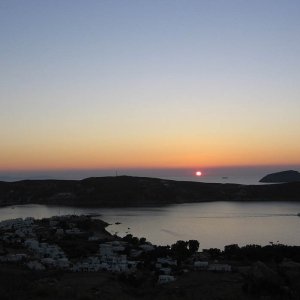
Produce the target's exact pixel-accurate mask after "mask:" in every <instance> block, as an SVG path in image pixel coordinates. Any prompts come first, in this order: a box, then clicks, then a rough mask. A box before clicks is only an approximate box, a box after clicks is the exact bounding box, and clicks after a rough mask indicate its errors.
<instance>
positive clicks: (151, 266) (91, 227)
mask: <svg viewBox="0 0 300 300" xmlns="http://www.w3.org/2000/svg"><path fill="white" fill-rule="evenodd" d="M96 221H99V223H98V224H95V223H96ZM101 222H102V221H100V220H95V221H94V220H93V219H91V217H88V216H61V217H57V216H56V217H52V218H49V219H42V220H34V219H33V218H26V219H21V218H18V219H13V220H7V221H2V222H0V233H1V235H0V244H1V245H0V246H1V249H2V250H1V254H2V255H0V263H7V264H9V263H12V264H20V265H23V266H25V267H26V268H29V269H31V270H37V271H43V270H50V269H58V270H62V271H69V272H103V271H106V272H112V273H116V274H121V273H122V274H125V276H131V274H135V273H136V272H138V271H139V272H145V273H147V274H150V275H147V276H153V279H154V280H155V281H156V282H157V283H158V284H166V283H169V282H172V281H174V280H175V279H176V277H177V276H178V274H181V273H183V272H186V271H188V270H189V271H213V272H230V271H231V266H230V265H227V264H218V263H216V262H214V263H209V262H208V261H203V260H199V255H198V254H199V253H198V254H197V256H195V257H193V256H192V257H190V259H189V260H185V261H184V262H180V261H179V263H178V261H177V259H176V258H175V257H176V255H174V253H172V251H171V249H170V247H165V249H162V248H164V247H157V246H155V245H152V244H151V243H149V242H146V239H145V238H141V239H138V238H136V237H132V235H128V236H127V237H124V238H123V239H121V238H119V237H115V236H114V237H112V236H110V235H105V234H103V231H104V230H103V228H104V227H105V226H106V224H105V223H104V222H102V223H101ZM96 225H98V229H99V228H100V229H99V231H97V230H95V228H97V226H96ZM101 226H102V227H101Z"/></svg>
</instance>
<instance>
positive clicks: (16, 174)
mask: <svg viewBox="0 0 300 300" xmlns="http://www.w3.org/2000/svg"><path fill="white" fill-rule="evenodd" d="M286 170H296V171H300V165H284V166H283V165H280V166H239V167H214V168H212V167H210V168H204V167H201V166H197V167H195V168H155V169H149V168H148V169H145V168H139V169H133V168H128V169H126V168H119V169H118V168H115V169H72V170H38V171H37V170H36V171H0V181H18V180H25V179H66V180H67V179H75V180H80V179H84V178H88V177H99V176H100V177H101V176H122V175H127V176H143V177H155V178H163V179H171V180H183V181H197V182H215V183H238V184H260V183H259V180H260V179H261V178H262V177H263V176H265V175H267V174H269V173H274V172H280V171H286ZM199 171H200V172H201V176H197V175H196V172H199Z"/></svg>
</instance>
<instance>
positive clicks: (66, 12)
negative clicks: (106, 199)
mask: <svg viewBox="0 0 300 300" xmlns="http://www.w3.org/2000/svg"><path fill="white" fill-rule="evenodd" d="M299 83H300V1H298V0H295V1H291V0H287V1H277V0H270V1H268V0H257V1H255V0H253V1H238V0H236V1H231V0H226V1H225V0H223V1H211V0H206V1H204V0H203V1H201V0H197V1H191V0H190V1H176V0H172V1H166V0H161V1H155V0H151V1H134V0H131V1H126V0H120V1H104V0H103V1H100V0H97V1H93V0H86V1H83V0H82V1H79V0H77V1H67V0H64V1H58V0H57V1H46V0H36V1H31V0H26V1H21V0H18V1H14V0H0V139H1V148H0V170H27V169H72V168H116V167H120V168H122V167H124V168H125V167H126V168H127V167H132V168H136V167H141V168H164V167H193V166H203V167H209V166H214V167H218V166H239V165H280V164H289V165H292V164H298V165H299V164H300V84H299Z"/></svg>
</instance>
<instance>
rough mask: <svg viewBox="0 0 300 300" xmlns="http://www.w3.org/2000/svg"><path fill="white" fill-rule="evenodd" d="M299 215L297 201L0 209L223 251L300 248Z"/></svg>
mask: <svg viewBox="0 0 300 300" xmlns="http://www.w3.org/2000/svg"><path fill="white" fill-rule="evenodd" d="M299 212H300V203H294V202H268V203H262V202H254V203H238V202H207V203H197V204H181V205H171V206H167V207H152V208H122V209H100V208H99V209H89V208H85V209H83V208H70V207H56V206H44V205H21V206H14V207H5V208H0V220H4V219H9V218H17V217H27V216H33V217H35V218H44V217H50V216H53V215H63V214H89V213H96V214H101V217H100V218H101V219H102V220H104V221H106V222H108V223H110V224H113V225H111V226H109V227H108V230H109V231H110V232H111V233H117V234H118V235H120V236H124V235H125V234H126V233H131V234H133V235H135V236H139V237H142V236H143V237H146V238H147V239H148V240H149V241H151V242H152V243H154V244H160V245H167V244H172V243H174V242H175V241H177V240H180V239H181V240H189V239H197V240H198V241H199V242H200V247H201V248H210V247H217V248H223V246H224V245H228V244H231V243H238V244H239V245H245V244H250V243H251V244H253V243H255V244H260V245H266V244H268V243H269V242H275V243H276V242H277V241H278V242H280V243H283V244H288V245H300V217H298V216H297V213H299ZM116 222H121V224H120V225H116V224H115V223H116Z"/></svg>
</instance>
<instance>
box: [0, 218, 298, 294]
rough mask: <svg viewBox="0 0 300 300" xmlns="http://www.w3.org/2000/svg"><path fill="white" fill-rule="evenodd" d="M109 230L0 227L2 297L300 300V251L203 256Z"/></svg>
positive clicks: (69, 225) (56, 223)
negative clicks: (263, 298)
mask: <svg viewBox="0 0 300 300" xmlns="http://www.w3.org/2000/svg"><path fill="white" fill-rule="evenodd" d="M108 225H109V224H107V223H105V222H104V221H102V220H100V219H99V216H93V215H81V216H76V215H67V216H54V217H51V218H44V219H34V218H25V219H22V218H18V219H11V220H5V221H2V222H0V266H1V268H0V273H1V274H0V275H1V282H2V283H1V285H0V288H1V293H2V294H3V295H7V297H8V298H7V299H10V298H9V297H11V295H15V297H16V298H15V299H19V298H18V297H23V295H24V294H28V297H36V298H38V299H39V297H40V294H42V298H47V299H52V298H53V297H54V296H53V295H54V294H55V295H56V296H55V298H56V299H81V297H83V298H84V297H88V298H89V299H99V297H100V298H101V299H102V298H103V297H104V296H103V295H104V294H103V293H106V294H107V296H105V297H106V298H105V297H104V298H103V299H114V298H115V297H116V296H118V297H120V295H122V299H136V298H145V299H153V298H158V299H165V298H166V297H168V295H170V294H171V295H173V296H172V297H173V299H181V298H182V297H183V296H184V297H186V298H187V299H198V298H197V297H198V294H199V293H202V294H203V299H211V294H212V293H213V294H214V295H215V296H216V297H219V298H220V297H221V298H220V299H223V298H222V297H223V296H224V295H227V296H226V297H227V298H226V299H233V298H235V299H244V297H245V299H256V297H257V295H271V296H270V297H273V298H270V299H277V298H276V297H277V295H278V297H279V296H280V297H281V296H282V295H283V298H280V297H279V298H278V299H298V298H297V297H298V295H299V294H300V291H299V288H298V285H297V282H298V279H300V263H299V260H300V256H299V254H300V252H299V247H292V246H285V245H281V244H270V245H267V246H259V245H247V246H243V247H239V246H238V245H235V244H233V245H228V246H225V247H224V251H221V250H219V249H216V248H211V249H202V251H199V246H200V245H199V242H198V241H196V240H189V241H177V242H176V243H174V244H173V245H171V246H159V245H153V244H151V243H150V242H148V241H147V240H146V238H144V237H141V238H137V237H134V236H132V235H131V234H127V235H126V236H125V237H123V238H121V237H119V236H117V235H111V234H110V233H108V232H107V231H106V229H105V228H106V227H107V226H108ZM17 278H19V279H17ZM5 282H6V283H5ZM101 282H102V284H101ZM12 286H13V287H12ZM213 287H217V288H215V289H214V288H213ZM53 293H54V294H53ZM59 297H61V298H59ZM126 297H127V298H126ZM159 297H161V298H159ZM251 297H253V298H251ZM219 298H218V299H219ZM4 299H6V298H4ZM224 299H225V298H224ZM268 299H269V298H268Z"/></svg>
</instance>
